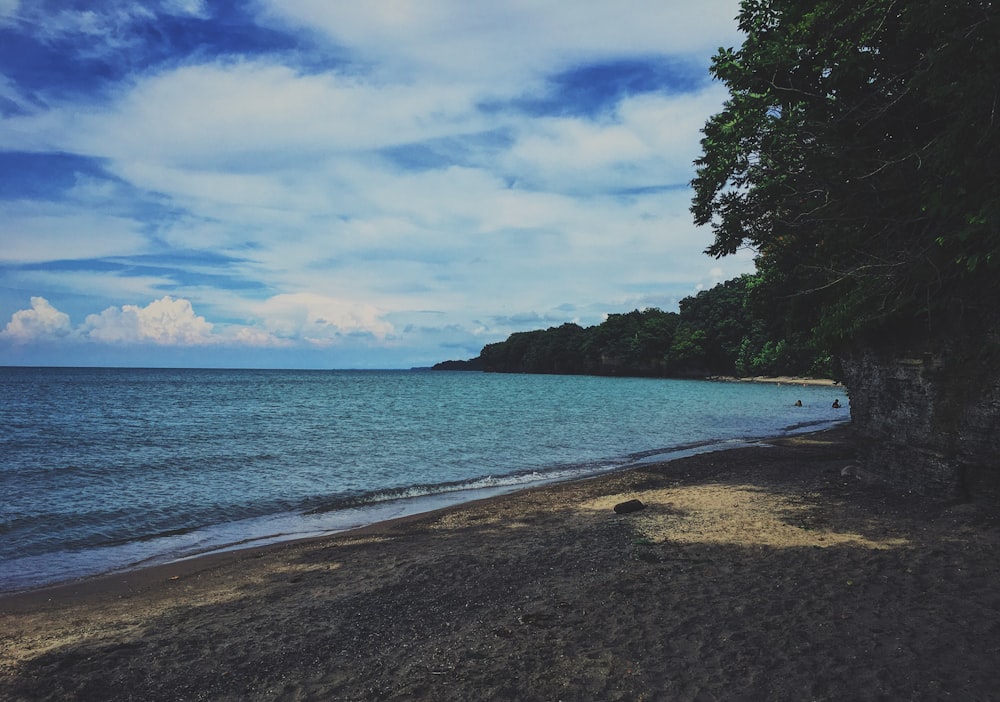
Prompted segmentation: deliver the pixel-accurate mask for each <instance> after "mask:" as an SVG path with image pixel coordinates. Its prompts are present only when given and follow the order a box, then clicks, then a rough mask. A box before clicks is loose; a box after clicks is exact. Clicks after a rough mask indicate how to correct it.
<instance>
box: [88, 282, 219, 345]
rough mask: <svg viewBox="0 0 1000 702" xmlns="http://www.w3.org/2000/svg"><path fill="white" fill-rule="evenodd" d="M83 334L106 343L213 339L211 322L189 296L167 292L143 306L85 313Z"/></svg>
mask: <svg viewBox="0 0 1000 702" xmlns="http://www.w3.org/2000/svg"><path fill="white" fill-rule="evenodd" d="M82 332H83V334H84V336H85V337H86V338H88V339H91V340H93V341H101V342H106V343H133V342H152V343H155V344H163V345H167V346H181V345H182V346H198V345H203V344H211V343H215V342H216V341H217V339H216V338H215V337H213V336H212V324H211V323H209V322H207V321H205V318H204V317H200V316H198V315H196V314H195V313H194V309H193V308H192V307H191V303H190V302H189V301H188V300H175V299H174V298H172V297H170V296H169V295H167V296H164V297H163V298H161V299H159V300H154V301H153V302H151V303H149V304H148V305H146V306H145V307H138V306H137V305H122V306H121V307H109V308H107V309H106V310H104V311H103V312H101V313H100V314H91V315H88V316H87V319H86V321H85V322H84V324H83V327H82Z"/></svg>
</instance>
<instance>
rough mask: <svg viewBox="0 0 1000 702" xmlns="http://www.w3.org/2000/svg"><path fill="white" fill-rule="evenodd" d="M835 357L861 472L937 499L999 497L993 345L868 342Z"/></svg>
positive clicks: (999, 395)
mask: <svg viewBox="0 0 1000 702" xmlns="http://www.w3.org/2000/svg"><path fill="white" fill-rule="evenodd" d="M914 349H915V350H914ZM842 362H843V368H844V384H845V386H846V387H847V389H848V392H849V393H850V398H851V418H852V422H853V424H854V427H855V430H856V431H857V433H858V437H859V439H860V440H861V452H862V455H861V459H862V468H863V474H865V475H867V476H869V477H873V478H875V479H878V480H882V481H886V482H888V483H890V484H891V485H893V486H894V487H896V488H898V489H901V490H907V491H914V492H920V493H923V494H929V495H933V496H936V497H940V498H944V499H978V498H985V499H990V500H998V501H1000V344H998V343H995V342H994V341H990V342H989V343H986V344H984V343H983V340H982V339H980V340H979V341H978V343H976V344H974V345H973V344H969V343H962V342H960V341H957V340H954V339H952V340H948V341H943V342H935V343H931V342H922V343H920V344H916V345H909V347H908V350H905V351H904V350H903V349H902V348H901V347H897V346H893V345H883V346H881V347H875V346H870V347H867V348H863V349H859V350H856V351H854V352H852V353H850V354H848V355H847V356H846V357H844V358H843V359H842Z"/></svg>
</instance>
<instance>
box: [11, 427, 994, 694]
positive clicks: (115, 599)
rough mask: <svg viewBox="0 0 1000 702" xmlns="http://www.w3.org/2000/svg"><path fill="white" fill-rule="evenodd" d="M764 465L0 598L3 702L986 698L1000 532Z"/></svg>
mask: <svg viewBox="0 0 1000 702" xmlns="http://www.w3.org/2000/svg"><path fill="white" fill-rule="evenodd" d="M768 443H769V444H770V445H769V446H764V447H752V448H741V449H736V450H731V451H723V452H716V453H709V454H702V455H696V456H692V457H689V458H684V459H679V460H677V461H673V462H669V463H662V464H650V465H644V466H642V467H640V468H636V469H632V470H628V471H624V472H620V473H614V474H608V475H603V476H600V477H597V478H593V479H588V480H581V481H577V482H572V483H562V484H556V485H549V486H544V487H539V488H535V489H530V490H526V491H523V492H519V493H515V494H510V495H505V496H500V497H495V498H490V499H487V500H482V501H479V502H474V503H467V504H464V505H460V506H456V507H451V508H447V509H444V510H439V511H437V512H434V513H429V514H424V515H418V516H413V517H408V518H404V519H400V520H396V521H391V522H385V523H381V524H377V525H374V526H371V527H368V528H365V529H362V530H358V531H355V532H348V533H344V534H340V535H335V536H332V537H326V538H321V539H313V540H309V541H303V542H298V543H285V544H279V545H275V546H270V547H265V548H257V549H249V550H246V551H239V552H233V553H225V554H216V555H213V556H210V557H205V558H200V559H193V560H190V561H184V562H178V563H174V564H168V565H164V566H157V567H154V568H150V569H147V570H143V571H138V572H130V573H126V574H120V575H115V576H107V577H104V578H99V579H94V580H87V581H82V582H79V583H73V584H68V585H63V586H59V587H56V588H50V589H47V590H40V591H35V592H30V593H24V594H20V595H10V596H6V597H0V698H3V699H9V700H29V699H30V700H84V699H87V700H90V699H102V700H125V699H143V700H168V699H169V700H175V699H206V700H214V699H241V700H265V699H266V700H273V699H278V700H304V699H317V700H318V699H322V700H360V699H379V700H436V701H442V702H448V701H450V700H463V702H464V701H465V700H470V699H476V700H523V701H526V702H530V701H532V700H556V699H566V700H577V699H578V700H583V699H622V700H658V699H692V700H693V699H704V700H727V699H732V698H733V694H734V693H738V694H739V695H742V697H743V698H744V699H768V700H801V699H814V700H842V699H859V700H860V699H910V700H932V699H942V698H951V699H963V700H986V699H990V697H991V696H992V695H993V694H994V693H995V691H996V690H998V689H1000V667H998V666H997V665H996V661H997V660H998V655H1000V611H998V609H997V595H996V582H997V581H998V578H1000V527H998V526H997V523H996V520H995V518H993V517H992V515H991V514H989V513H985V512H980V509H979V508H978V507H977V506H976V505H947V504H941V503H934V502H928V501H926V500H923V499H920V498H916V497H912V496H898V495H894V494H891V493H888V492H885V491H883V490H882V489H880V488H878V487H875V486H868V485H864V484H862V483H860V482H857V481H856V480H854V479H851V478H849V477H846V476H847V475H849V474H850V473H851V470H850V468H851V467H852V466H853V461H854V450H853V441H852V438H851V432H850V429H849V427H842V428H837V429H833V430H829V431H826V432H818V433H814V434H803V435H797V436H793V437H787V438H783V439H777V440H773V441H770V442H768ZM633 499H638V500H640V501H641V502H642V503H643V505H644V506H645V508H644V509H642V510H640V511H638V512H635V513H632V514H616V512H615V511H614V509H613V507H614V506H615V505H617V504H619V503H622V502H625V501H627V500H633Z"/></svg>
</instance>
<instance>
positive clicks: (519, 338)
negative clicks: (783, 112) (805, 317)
mask: <svg viewBox="0 0 1000 702" xmlns="http://www.w3.org/2000/svg"><path fill="white" fill-rule="evenodd" d="M756 282H757V278H756V276H754V275H744V276H740V277H739V278H734V279H733V280H729V281H726V282H725V283H722V284H720V285H717V286H715V287H714V288H711V289H710V290H703V291H701V292H699V293H698V294H697V295H694V296H692V297H686V298H684V299H683V300H681V301H680V312H679V313H678V312H664V311H662V310H659V309H655V308H650V309H645V310H633V311H632V312H628V313H625V314H612V315H609V316H608V318H607V320H605V321H604V322H603V323H601V324H599V325H597V326H593V327H581V326H580V325H578V324H571V323H567V324H563V325H562V326H559V327H551V328H549V329H541V330H537V331H529V332H518V333H515V334H511V335H510V337H509V338H508V339H507V340H506V341H501V342H498V343H495V344H489V345H487V346H485V347H483V350H482V352H481V353H480V355H479V357H478V358H475V359H472V360H471V361H446V362H444V363H439V364H438V365H436V366H434V368H435V369H437V370H456V369H467V370H484V371H488V372H497V373H558V374H583V375H622V376H652V377H705V376H712V375H735V376H755V375H802V376H816V377H832V376H833V375H834V369H833V367H832V360H831V356H830V354H829V353H826V352H824V351H823V350H819V349H816V348H815V347H813V346H812V345H811V344H810V342H809V339H808V334H806V333H789V332H787V331H785V330H779V329H776V328H775V325H774V322H770V323H768V322H765V315H763V314H755V313H754V308H755V305H757V306H758V309H759V305H760V304H761V303H760V301H759V300H755V299H754V295H753V289H754V286H755V283H756ZM773 316H774V315H766V317H767V318H768V319H771V318H773Z"/></svg>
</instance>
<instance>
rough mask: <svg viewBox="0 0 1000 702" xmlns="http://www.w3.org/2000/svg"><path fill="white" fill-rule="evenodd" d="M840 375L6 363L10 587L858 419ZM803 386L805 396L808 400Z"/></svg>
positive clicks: (1, 465) (3, 459) (3, 460)
mask: <svg viewBox="0 0 1000 702" xmlns="http://www.w3.org/2000/svg"><path fill="white" fill-rule="evenodd" d="M835 398H839V399H840V401H841V403H842V404H844V405H845V407H846V404H847V403H846V400H847V398H846V397H845V395H844V393H843V389H842V388H836V387H803V386H799V385H780V386H778V385H768V384H749V383H720V382H705V381H684V380H659V379H638V378H597V377H585V376H543V375H506V374H503V375H501V374H486V373H461V372H430V371H282V370H259V371H248V370H154V369H94V368H0V591H13V590H19V589H25V588H31V587H38V586H41V585H45V584H50V583H55V582H59V581H64V580H69V579H74V578H79V577H85V576H90V575H95V574H99V573H105V572H111V571H115V570H123V569H129V568H135V567H139V566H142V565H146V564H153V563H160V562H167V561H170V560H174V559H178V558H184V557H190V556H192V555H197V554H201V553H206V552H210V551H215V550H221V549H229V548H236V547H240V546H248V545H258V544H264V543H270V542H273V541H277V540H283V539H289V538H297V537H302V536H310V535H317V534H324V533H330V532H335V531H340V530H343V529H348V528H352V527H356V526H361V525H364V524H368V523H372V522H375V521H380V520H383V519H388V518H392V517H395V516H400V515H403V514H408V513H414V512H419V511H423V510H427V509H432V508H435V507H439V506H442V505H445V504H449V503H454V502H460V501H465V500H469V499H475V498H478V497H482V496H486V495H490V494H495V493H497V492H502V491H508V490H513V489H518V488H522V487H524V486H527V485H531V484H535V483H541V482H546V481H553V480H564V479H571V478H574V477H582V476H585V475H589V474H593V473H598V472H602V471H608V470H615V469H620V468H622V467H625V466H628V465H632V464H636V463H640V462H644V461H652V460H665V459H668V458H671V457H675V456H680V455H686V454H689V453H692V452H695V451H704V450H712V449H716V448H720V447H729V446H734V445H739V444H740V443H741V442H753V441H755V440H758V439H760V438H764V437H772V436H779V435H782V434H786V433H789V432H798V431H807V430H814V429H817V428H823V427H825V426H830V425H832V424H835V423H837V422H842V421H846V420H847V419H848V410H847V409H839V410H837V409H833V408H832V407H831V404H832V402H833V400H834V399H835ZM796 400H802V402H803V405H804V406H803V407H795V406H794V403H795V401H796Z"/></svg>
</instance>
